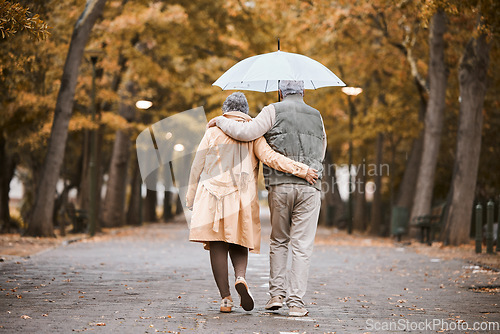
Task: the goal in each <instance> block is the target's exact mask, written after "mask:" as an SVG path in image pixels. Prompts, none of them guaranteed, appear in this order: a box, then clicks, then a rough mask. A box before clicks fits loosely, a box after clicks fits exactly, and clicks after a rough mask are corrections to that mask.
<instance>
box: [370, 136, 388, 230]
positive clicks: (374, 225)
mask: <svg viewBox="0 0 500 334" xmlns="http://www.w3.org/2000/svg"><path fill="white" fill-rule="evenodd" d="M383 149H384V135H383V134H382V133H379V134H378V135H377V158H376V159H377V161H376V163H375V165H376V166H377V167H376V168H377V170H376V173H375V180H374V182H375V192H374V194H373V202H372V212H371V220H370V228H369V233H370V234H373V235H379V234H380V232H381V230H380V229H381V226H382V175H381V174H380V169H381V166H382V158H383Z"/></svg>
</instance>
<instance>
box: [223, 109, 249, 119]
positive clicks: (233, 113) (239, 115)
mask: <svg viewBox="0 0 500 334" xmlns="http://www.w3.org/2000/svg"><path fill="white" fill-rule="evenodd" d="M222 116H224V117H226V118H229V119H232V120H235V121H240V122H248V121H250V120H252V117H250V116H248V115H247V114H245V113H242V112H241V111H228V112H226V113H225V114H224V115H222Z"/></svg>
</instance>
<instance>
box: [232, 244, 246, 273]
mask: <svg viewBox="0 0 500 334" xmlns="http://www.w3.org/2000/svg"><path fill="white" fill-rule="evenodd" d="M229 255H230V256H231V262H232V263H233V268H234V275H235V276H236V277H243V278H244V277H245V274H246V272H247V263H248V248H246V247H243V246H240V245H235V244H229Z"/></svg>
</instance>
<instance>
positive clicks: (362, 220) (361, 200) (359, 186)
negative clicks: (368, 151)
mask: <svg viewBox="0 0 500 334" xmlns="http://www.w3.org/2000/svg"><path fill="white" fill-rule="evenodd" d="M363 163H364V161H363ZM361 169H362V168H360V169H359V170H358V174H357V175H356V191H355V193H354V216H353V221H352V226H353V229H354V230H356V231H358V232H364V231H365V229H366V210H365V209H366V191H365V190H366V189H365V186H366V174H365V173H364V171H361Z"/></svg>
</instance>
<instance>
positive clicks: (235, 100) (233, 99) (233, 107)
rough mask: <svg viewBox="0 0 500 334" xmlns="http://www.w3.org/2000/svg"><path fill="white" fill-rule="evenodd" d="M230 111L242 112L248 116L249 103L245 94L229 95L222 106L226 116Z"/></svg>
mask: <svg viewBox="0 0 500 334" xmlns="http://www.w3.org/2000/svg"><path fill="white" fill-rule="evenodd" d="M228 111H241V112H242V113H245V114H248V101H247V98H246V97H245V94H243V93H241V92H236V93H233V94H231V95H229V96H228V97H227V98H226V101H224V103H223V104H222V112H223V113H224V114H225V113H227V112H228Z"/></svg>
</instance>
